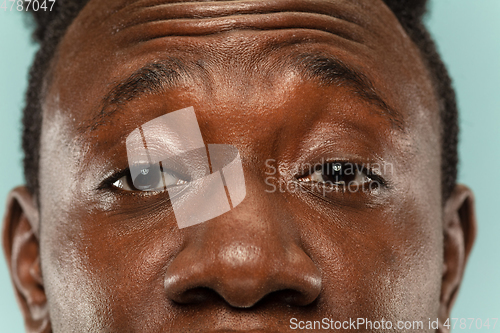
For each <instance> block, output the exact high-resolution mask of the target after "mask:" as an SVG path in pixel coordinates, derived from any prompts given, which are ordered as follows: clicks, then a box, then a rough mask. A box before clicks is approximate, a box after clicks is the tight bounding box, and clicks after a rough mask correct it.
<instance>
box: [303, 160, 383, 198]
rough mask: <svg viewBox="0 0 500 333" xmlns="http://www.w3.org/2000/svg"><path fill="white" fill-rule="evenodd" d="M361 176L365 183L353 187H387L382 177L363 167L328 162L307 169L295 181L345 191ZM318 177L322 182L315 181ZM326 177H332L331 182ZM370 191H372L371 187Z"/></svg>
mask: <svg viewBox="0 0 500 333" xmlns="http://www.w3.org/2000/svg"><path fill="white" fill-rule="evenodd" d="M325 170H326V172H325ZM332 171H333V172H332ZM335 173H337V174H335ZM363 176H364V178H365V179H366V181H364V182H363V183H361V184H355V185H357V186H363V185H366V184H376V185H377V186H376V189H378V188H380V187H383V188H385V187H387V182H386V180H385V179H384V178H383V177H382V176H380V175H378V174H375V173H374V172H373V171H371V170H369V169H367V168H366V167H364V166H360V165H359V164H356V163H350V162H330V163H324V164H320V165H316V166H314V167H312V168H309V170H308V171H307V172H303V173H302V175H300V176H297V177H296V179H297V181H298V182H299V183H301V184H309V185H313V184H317V185H320V186H324V187H330V188H337V189H341V188H342V187H343V190H344V191H345V189H346V186H350V185H352V184H353V182H354V181H355V179H356V178H357V177H363ZM320 177H321V178H322V179H323V180H322V181H321V180H318V179H317V178H320ZM327 177H332V178H333V181H332V180H325V179H324V178H327ZM341 177H344V178H345V177H352V178H353V179H351V180H350V181H348V180H345V179H343V180H340V178H341ZM307 178H309V180H307ZM315 178H316V179H315ZM358 181H359V180H358ZM346 183H347V184H346ZM370 189H372V188H371V185H370Z"/></svg>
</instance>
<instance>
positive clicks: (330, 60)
mask: <svg viewBox="0 0 500 333" xmlns="http://www.w3.org/2000/svg"><path fill="white" fill-rule="evenodd" d="M283 64H284V65H285V67H292V68H296V69H298V70H299V71H300V72H301V73H302V75H304V76H305V77H306V78H308V79H317V80H319V83H320V84H322V85H326V86H330V85H337V86H347V87H349V88H351V89H352V92H353V93H354V94H356V95H358V96H359V97H360V98H361V99H363V100H365V101H367V102H368V103H370V104H371V105H373V106H375V107H376V108H377V109H378V110H380V111H381V115H382V116H383V117H384V118H386V119H387V120H388V121H389V122H390V123H391V125H392V126H394V127H395V128H397V129H399V130H401V131H404V120H403V116H402V115H401V113H400V112H398V111H397V110H395V109H393V108H391V107H390V106H389V105H388V104H387V103H386V102H385V101H384V100H383V99H382V98H381V97H380V95H379V94H378V93H377V91H376V89H375V87H374V85H373V82H372V81H371V80H370V79H369V78H368V77H367V76H366V75H365V74H363V73H361V72H359V71H357V70H354V69H353V68H351V67H350V66H348V65H347V64H345V63H344V62H342V61H341V60H339V59H337V58H334V57H332V56H329V55H321V54H312V53H302V54H299V55H296V56H291V57H289V58H288V59H287V60H284V63H283ZM195 67H197V66H195ZM196 69H197V70H200V69H201V68H200V67H198V68H196ZM192 73H193V67H192V66H188V65H186V64H185V63H184V62H183V61H182V60H180V59H179V58H174V57H169V58H166V59H162V60H161V61H158V62H154V63H149V64H147V65H145V66H144V67H142V68H140V69H139V70H137V71H135V72H134V73H132V74H131V75H130V76H129V77H127V78H126V79H124V80H123V81H120V82H118V83H115V84H114V86H113V87H112V88H111V90H109V92H108V93H107V94H106V95H105V96H104V98H103V99H102V101H101V108H100V110H99V112H98V113H97V114H96V115H95V116H94V117H93V118H92V120H91V122H90V125H89V126H85V127H83V128H80V130H81V131H82V132H83V131H94V130H96V129H97V128H98V127H100V126H101V125H103V124H105V123H106V122H108V121H109V120H110V118H112V116H113V115H114V114H115V113H116V112H117V111H118V110H120V108H121V106H123V105H125V104H126V103H128V102H131V101H132V100H134V99H137V98H139V97H142V96H144V95H148V94H156V93H164V92H165V91H166V90H167V89H171V88H174V87H175V86H177V85H179V84H180V82H181V81H182V80H183V79H186V78H188V77H190V76H192Z"/></svg>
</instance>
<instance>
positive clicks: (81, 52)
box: [44, 0, 439, 139]
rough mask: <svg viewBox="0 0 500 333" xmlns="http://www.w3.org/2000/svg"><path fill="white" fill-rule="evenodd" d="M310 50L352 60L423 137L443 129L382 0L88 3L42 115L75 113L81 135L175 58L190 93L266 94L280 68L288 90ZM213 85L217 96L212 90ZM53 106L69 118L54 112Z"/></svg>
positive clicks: (422, 72)
mask: <svg viewBox="0 0 500 333" xmlns="http://www.w3.org/2000/svg"><path fill="white" fill-rule="evenodd" d="M304 54H313V55H315V54H316V55H318V54H319V55H324V54H328V55H329V56H331V58H334V59H338V60H339V62H341V63H343V64H347V66H348V67H349V68H352V69H353V70H354V71H355V72H356V73H361V74H362V75H363V76H364V77H366V78H367V80H368V81H369V82H370V83H372V84H373V88H374V90H375V91H376V95H377V96H381V99H382V100H383V101H384V103H385V102H387V105H388V106H389V108H390V109H392V110H397V112H398V113H399V115H400V116H401V118H402V121H403V123H404V124H405V127H408V126H407V125H411V126H410V128H412V129H413V133H419V135H420V137H422V136H423V137H429V134H432V135H433V136H435V134H436V133H438V127H439V125H438V124H439V121H438V119H439V118H438V115H437V112H436V110H437V107H436V101H435V98H434V94H433V89H432V85H431V83H430V80H429V77H428V74H427V70H426V68H425V66H424V64H423V63H422V60H421V58H420V56H419V52H418V50H417V49H416V47H415V45H414V44H413V43H412V42H411V40H410V39H409V38H408V36H407V35H406V34H405V33H404V31H403V29H402V28H401V26H400V25H399V23H398V21H397V19H396V18H395V17H394V15H393V14H392V13H391V12H390V10H389V9H388V8H387V7H386V6H385V5H384V3H383V2H382V1H381V0H380V1H336V0H323V1H307V2H305V1H304V2H302V1H299V2H298V1H274V2H269V1H255V0H250V1H234V2H232V1H231V2H228V1H224V2H219V1H206V2H192V1H185V2H183V1H158V0H155V1H120V0H117V1H106V2H103V1H90V2H89V3H88V4H87V5H86V7H85V8H84V9H83V10H82V12H81V13H80V14H79V15H78V17H77V18H76V19H75V21H74V22H73V24H72V25H71V26H70V27H69V29H68V31H67V33H66V35H65V37H64V38H63V40H62V42H61V45H60V47H59V49H58V54H57V58H56V62H55V66H54V67H53V68H54V69H53V77H52V80H51V84H50V86H49V87H50V88H49V93H48V98H47V103H46V107H45V110H44V112H45V113H46V118H45V119H46V120H51V119H52V120H55V119H65V118H66V119H71V120H72V121H71V123H72V124H73V125H70V128H71V129H72V132H73V133H72V135H73V136H78V135H80V134H81V129H82V128H85V127H91V126H92V124H93V123H95V121H96V119H97V120H98V119H99V117H101V116H102V113H103V103H104V102H106V100H105V99H106V96H109V95H110V93H112V91H113V88H114V87H115V85H117V84H118V83H119V82H126V80H127V78H130V77H133V75H134V73H136V72H137V71H139V70H140V69H141V68H144V67H147V66H148V65H149V64H151V63H157V62H159V61H164V60H168V59H175V60H176V61H178V60H181V61H182V63H183V64H184V65H185V64H187V65H185V66H184V67H185V68H186V67H187V68H190V71H189V72H188V73H187V75H186V76H185V77H187V78H189V79H190V80H187V81H185V82H184V84H183V85H182V88H183V89H184V91H191V92H192V94H191V96H193V95H195V94H198V95H202V94H204V95H206V96H208V95H210V96H211V98H213V99H219V102H220V103H229V101H228V99H231V100H233V101H234V99H237V97H236V96H240V99H244V98H248V96H259V95H262V94H266V89H263V86H264V85H263V84H262V83H263V82H265V81H266V80H269V81H272V77H276V76H278V77H280V79H281V81H280V82H282V84H274V86H273V84H271V87H272V89H274V90H280V89H281V90H284V85H286V84H287V83H286V82H287V80H288V81H290V77H294V75H292V74H293V71H291V70H290V68H291V67H293V66H284V64H285V63H286V59H290V55H295V56H297V57H300V55H304ZM286 69H288V70H286ZM299 76H300V75H299ZM291 82H293V84H303V83H304V80H300V79H298V80H291ZM162 84H163V83H162ZM200 87H204V89H203V92H201V91H200ZM213 87H216V88H217V89H215V90H217V91H218V93H219V94H218V95H217V94H207V91H210V90H212V91H213ZM318 88H319V87H318ZM135 89H136V90H132V95H133V94H134V93H135V92H137V95H139V94H140V93H141V87H140V86H138V87H135ZM144 89H145V88H144ZM222 92H223V93H222ZM172 96H174V97H177V96H179V94H173V95H172ZM167 98H168V96H167ZM257 101H258V99H257ZM184 106H187V105H182V106H181V107H184ZM170 111H172V110H170ZM56 113H61V115H62V117H52V116H54V115H55V114H56ZM127 117H128V118H129V119H132V120H131V121H130V123H134V124H135V123H137V121H139V120H143V121H147V120H150V119H147V118H148V116H147V115H146V118H144V115H143V114H140V113H138V112H129V114H127ZM134 117H135V118H134ZM151 117H152V116H150V117H149V118H151ZM47 123H49V122H48V121H47V122H45V124H47ZM76 124H79V125H78V126H77V125H76ZM82 124H83V125H82ZM104 130H106V128H105V129H104ZM82 137H83V138H84V139H89V136H88V135H87V136H82ZM92 137H94V138H95V137H96V136H95V133H93V134H92V135H90V138H92Z"/></svg>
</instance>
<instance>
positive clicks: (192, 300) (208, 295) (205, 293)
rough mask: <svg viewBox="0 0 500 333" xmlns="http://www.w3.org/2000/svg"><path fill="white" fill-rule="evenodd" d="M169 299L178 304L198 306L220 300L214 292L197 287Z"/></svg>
mask: <svg viewBox="0 0 500 333" xmlns="http://www.w3.org/2000/svg"><path fill="white" fill-rule="evenodd" d="M171 299H172V300H173V301H174V302H175V303H178V304H185V305H188V304H193V305H194V304H200V303H206V302H208V301H209V300H214V299H221V297H220V296H219V294H217V292H215V291H214V290H212V289H210V288H206V287H197V288H192V289H189V290H186V291H184V292H182V293H180V294H179V295H177V296H176V297H171Z"/></svg>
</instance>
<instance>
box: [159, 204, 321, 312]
mask: <svg viewBox="0 0 500 333" xmlns="http://www.w3.org/2000/svg"><path fill="white" fill-rule="evenodd" d="M262 200H263V199H262V198H261V199H258V200H255V199H254V200H251V198H248V197H247V198H246V199H245V201H243V202H242V203H241V204H240V205H239V206H238V207H236V208H235V209H234V210H232V211H230V212H228V213H226V214H224V215H222V216H220V217H218V218H215V219H213V220H211V221H208V222H205V223H203V224H200V225H197V226H193V227H190V228H187V229H183V230H186V232H187V233H188V234H187V235H186V241H185V244H184V248H183V250H182V251H181V252H180V253H179V254H178V255H177V256H176V257H175V259H174V260H173V261H172V262H171V263H170V265H169V267H168V268H167V273H166V276H165V291H166V294H167V296H168V297H169V298H170V299H171V300H173V301H174V302H177V303H181V304H189V303H199V302H203V301H205V300H207V298H210V297H214V296H216V295H218V296H219V297H221V298H222V299H224V301H225V302H227V303H228V304H229V305H231V306H233V307H238V308H250V307H252V306H254V305H255V304H256V303H258V302H259V301H260V300H262V299H264V298H265V297H266V296H270V297H272V298H273V299H275V300H276V299H277V300H279V301H280V302H283V303H286V304H290V305H296V306H305V305H308V304H310V303H312V302H314V300H315V299H316V298H317V297H318V296H319V294H320V291H321V275H320V271H319V269H318V268H317V267H316V265H315V264H314V262H313V261H312V259H311V258H310V257H309V256H308V255H307V254H306V253H305V251H304V250H303V249H302V248H301V246H300V236H299V234H298V229H296V227H295V226H294V225H295V224H294V223H293V221H292V219H291V218H286V217H285V216H286V214H282V213H283V212H281V213H280V211H279V209H276V208H275V207H277V206H278V205H276V202H274V204H273V205H270V206H272V207H274V209H273V208H272V207H270V206H267V207H263V205H262ZM256 201H260V204H258V202H256ZM271 295H272V296H271Z"/></svg>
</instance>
